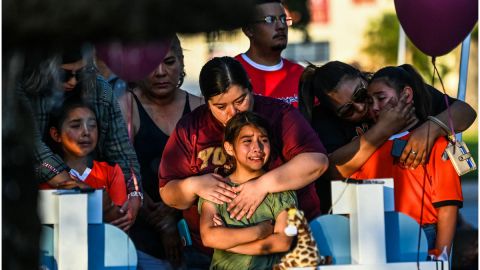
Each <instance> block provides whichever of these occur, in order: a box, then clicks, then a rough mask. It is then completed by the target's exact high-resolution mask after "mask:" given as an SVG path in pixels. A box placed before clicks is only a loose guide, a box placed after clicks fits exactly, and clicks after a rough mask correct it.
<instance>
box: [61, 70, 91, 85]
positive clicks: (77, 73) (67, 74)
mask: <svg viewBox="0 0 480 270" xmlns="http://www.w3.org/2000/svg"><path fill="white" fill-rule="evenodd" d="M84 70H85V68H81V69H77V70H69V69H63V68H61V69H60V72H59V78H60V81H62V82H68V81H70V79H72V77H75V80H77V82H78V81H80V79H81V77H82V73H83V71H84Z"/></svg>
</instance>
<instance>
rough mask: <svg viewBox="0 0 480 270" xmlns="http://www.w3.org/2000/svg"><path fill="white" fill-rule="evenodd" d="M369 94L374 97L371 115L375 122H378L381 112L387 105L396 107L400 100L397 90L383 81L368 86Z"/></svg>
mask: <svg viewBox="0 0 480 270" xmlns="http://www.w3.org/2000/svg"><path fill="white" fill-rule="evenodd" d="M368 94H369V95H370V96H371V97H372V101H373V104H372V106H370V114H371V115H372V116H373V118H374V120H377V119H378V117H379V115H380V111H381V110H382V109H383V108H384V107H385V106H386V105H387V104H389V103H390V104H391V105H396V104H397V103H398V100H399V96H398V93H397V91H396V90H395V89H393V88H392V87H390V86H388V85H386V84H385V82H383V81H374V82H372V83H370V84H369V85H368Z"/></svg>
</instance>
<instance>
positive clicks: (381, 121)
mask: <svg viewBox="0 0 480 270" xmlns="http://www.w3.org/2000/svg"><path fill="white" fill-rule="evenodd" d="M392 102H393V101H392ZM392 102H389V103H388V104H387V105H386V106H385V107H384V108H383V109H382V110H381V111H380V113H379V116H378V118H377V119H376V123H375V125H380V127H381V129H382V130H384V132H387V133H388V135H389V136H391V135H394V134H395V133H397V132H399V131H401V130H403V129H405V128H407V127H409V126H410V125H413V124H414V123H415V121H417V118H416V116H415V108H414V107H413V103H407V95H402V96H401V97H400V99H399V100H398V102H397V103H396V104H394V103H392Z"/></svg>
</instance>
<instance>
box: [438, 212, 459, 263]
mask: <svg viewBox="0 0 480 270" xmlns="http://www.w3.org/2000/svg"><path fill="white" fill-rule="evenodd" d="M457 214H458V207H457V206H454V205H447V206H442V207H439V208H437V216H438V221H437V240H436V242H435V249H438V250H439V251H440V252H442V250H443V247H447V252H448V254H450V248H451V246H452V242H453V237H454V235H455V228H456V225H457Z"/></svg>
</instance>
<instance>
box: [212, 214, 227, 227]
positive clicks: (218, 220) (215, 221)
mask: <svg viewBox="0 0 480 270" xmlns="http://www.w3.org/2000/svg"><path fill="white" fill-rule="evenodd" d="M213 226H214V227H225V223H223V219H222V217H221V216H220V215H219V214H215V215H214V216H213Z"/></svg>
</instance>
